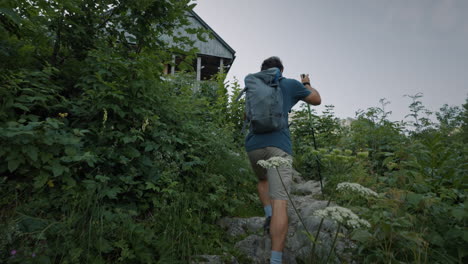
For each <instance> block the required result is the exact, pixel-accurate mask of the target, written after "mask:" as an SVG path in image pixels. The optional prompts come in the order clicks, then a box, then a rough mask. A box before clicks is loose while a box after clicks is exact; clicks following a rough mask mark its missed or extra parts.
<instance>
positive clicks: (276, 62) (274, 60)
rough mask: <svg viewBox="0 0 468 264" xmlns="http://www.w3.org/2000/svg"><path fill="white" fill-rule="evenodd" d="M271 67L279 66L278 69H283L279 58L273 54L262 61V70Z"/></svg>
mask: <svg viewBox="0 0 468 264" xmlns="http://www.w3.org/2000/svg"><path fill="white" fill-rule="evenodd" d="M273 67H276V68H279V69H280V71H283V69H284V67H283V63H282V62H281V60H280V58H278V57H276V56H273V57H270V58H268V59H266V60H264V61H263V63H262V71H264V70H267V69H270V68H273Z"/></svg>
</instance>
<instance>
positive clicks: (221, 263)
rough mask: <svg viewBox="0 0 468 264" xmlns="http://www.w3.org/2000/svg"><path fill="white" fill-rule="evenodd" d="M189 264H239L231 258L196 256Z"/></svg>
mask: <svg viewBox="0 0 468 264" xmlns="http://www.w3.org/2000/svg"><path fill="white" fill-rule="evenodd" d="M194 258H195V259H196V260H192V262H191V264H228V263H229V264H239V262H237V260H236V259H235V258H234V257H233V256H227V255H225V256H219V255H198V256H195V257H194ZM226 259H228V260H226Z"/></svg>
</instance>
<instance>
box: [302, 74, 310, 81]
mask: <svg viewBox="0 0 468 264" xmlns="http://www.w3.org/2000/svg"><path fill="white" fill-rule="evenodd" d="M301 83H310V79H309V74H301Z"/></svg>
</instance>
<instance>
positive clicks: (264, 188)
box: [245, 57, 321, 264]
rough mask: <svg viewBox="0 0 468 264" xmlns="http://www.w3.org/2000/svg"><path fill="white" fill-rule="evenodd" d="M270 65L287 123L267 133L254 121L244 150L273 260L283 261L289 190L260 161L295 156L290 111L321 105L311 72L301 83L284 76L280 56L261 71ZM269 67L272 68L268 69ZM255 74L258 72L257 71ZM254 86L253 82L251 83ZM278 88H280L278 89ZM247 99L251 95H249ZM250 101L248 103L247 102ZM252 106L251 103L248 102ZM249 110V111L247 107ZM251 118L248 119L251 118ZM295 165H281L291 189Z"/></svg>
mask: <svg viewBox="0 0 468 264" xmlns="http://www.w3.org/2000/svg"><path fill="white" fill-rule="evenodd" d="M271 68H277V69H279V70H277V71H276V72H277V73H276V74H277V75H278V77H279V78H277V79H275V80H274V81H277V83H278V84H279V87H280V88H281V93H282V117H281V118H282V119H284V120H283V122H284V123H285V125H284V126H283V127H282V128H281V129H279V130H276V131H272V132H267V133H255V132H254V131H253V129H252V122H253V121H250V123H251V126H250V129H249V133H248V135H247V137H246V139H245V149H246V151H247V153H248V156H249V160H250V163H251V165H252V168H253V170H254V172H255V174H256V176H257V177H258V180H259V182H258V185H257V190H258V196H259V198H260V201H261V202H262V204H263V208H264V211H265V217H266V219H265V225H264V228H265V231H266V233H269V234H270V236H271V250H272V251H271V258H270V263H274V264H276V263H281V261H282V256H283V249H284V244H285V240H286V235H287V232H288V214H287V203H288V201H287V200H288V198H287V194H286V191H285V189H284V187H283V185H282V183H281V181H280V179H279V176H278V173H277V172H276V170H275V169H268V170H266V169H264V168H262V167H260V166H259V165H258V164H257V162H258V161H259V160H268V159H269V158H271V157H275V156H280V157H284V158H289V159H292V144H291V138H290V133H289V128H288V125H287V122H288V113H289V112H290V111H291V108H292V107H293V106H294V105H295V104H296V103H297V102H298V101H299V100H302V101H304V102H306V103H308V104H312V105H319V104H320V103H321V97H320V94H319V93H318V92H317V90H315V89H314V88H312V86H310V80H309V75H308V74H307V75H301V82H302V83H301V82H299V81H297V80H294V79H288V78H284V77H282V76H281V75H282V73H283V69H284V67H283V64H282V62H281V60H280V59H279V58H278V57H270V58H268V59H266V60H265V61H263V63H262V66H261V70H262V71H261V72H260V73H258V74H257V75H259V74H262V73H264V74H268V73H269V72H275V70H273V71H271V70H272V69H271ZM269 69H270V70H269ZM254 75H255V74H254ZM248 77H249V76H247V77H246V89H247V96H248V89H249V84H248ZM272 78H275V77H272ZM251 86H252V85H251ZM278 91H279V90H278ZM247 100H248V97H247ZM247 104H249V102H247ZM249 106H250V107H254V106H252V103H250V104H249ZM248 111H249V110H248ZM248 121H249V120H248ZM292 170H293V169H292V168H281V167H280V168H279V171H280V174H281V177H282V179H283V182H284V183H285V185H286V188H287V189H288V191H289V186H290V183H291V181H292V172H293V171H292Z"/></svg>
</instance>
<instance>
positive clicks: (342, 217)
mask: <svg viewBox="0 0 468 264" xmlns="http://www.w3.org/2000/svg"><path fill="white" fill-rule="evenodd" d="M314 215H315V216H319V217H322V218H330V219H332V220H335V221H336V222H338V223H340V224H342V225H344V226H347V227H350V228H360V227H367V228H369V227H370V224H369V222H367V221H366V220H364V219H361V218H359V216H357V215H356V214H355V213H353V211H351V210H349V209H348V208H344V207H340V206H330V207H327V208H325V209H322V210H317V211H315V213H314Z"/></svg>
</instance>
